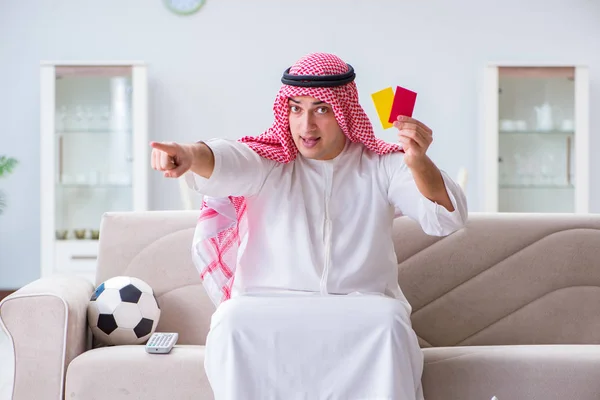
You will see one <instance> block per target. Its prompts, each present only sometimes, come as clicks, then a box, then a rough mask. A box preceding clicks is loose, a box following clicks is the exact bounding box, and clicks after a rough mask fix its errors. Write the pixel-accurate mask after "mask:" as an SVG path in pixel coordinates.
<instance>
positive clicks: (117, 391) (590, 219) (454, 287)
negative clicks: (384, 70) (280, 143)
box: [0, 211, 600, 400]
mask: <svg viewBox="0 0 600 400" xmlns="http://www.w3.org/2000/svg"><path fill="white" fill-rule="evenodd" d="M197 215H198V214H197V212H195V211H160V212H159V211H154V212H147V213H110V214H107V215H105V217H104V219H103V222H102V231H101V244H100V248H101V250H100V257H99V259H98V276H97V282H101V281H104V280H106V279H108V278H110V277H112V276H116V275H130V276H137V277H139V278H141V279H143V280H145V281H147V282H148V283H150V284H151V285H152V286H153V287H154V289H155V291H156V293H157V296H158V299H159V301H160V304H161V307H162V316H161V320H160V324H159V326H158V330H159V331H176V332H179V334H180V336H179V345H178V346H177V347H176V348H174V349H173V351H172V352H171V354H169V355H149V354H146V353H145V351H144V347H143V346H117V347H104V348H96V349H92V350H90V348H89V343H88V339H89V333H88V331H87V325H86V306H87V302H88V299H89V297H90V295H91V293H92V290H93V287H92V285H90V284H89V283H87V282H85V281H83V280H80V279H76V278H64V277H62V278H61V277H55V278H50V279H42V280H38V281H36V282H33V283H31V284H30V285H27V286H25V287H24V288H22V289H20V290H19V291H18V292H16V293H14V294H13V295H11V296H9V297H8V298H6V299H5V300H4V301H3V302H2V303H1V305H0V317H1V322H2V323H3V324H4V326H5V328H6V330H7V331H8V333H9V337H10V339H11V341H12V344H13V346H14V350H15V354H16V361H15V363H16V364H15V383H14V399H15V400H43V399H53V400H56V399H61V398H63V397H62V393H63V391H64V399H68V400H75V399H82V400H83V399H84V400H96V399H111V400H119V399H128V400H130V399H160V400H164V399H169V400H175V399H198V400H200V399H211V398H212V397H213V396H212V393H211V390H210V387H209V384H208V382H207V380H206V377H205V375H204V372H203V346H202V345H203V344H204V339H205V336H206V334H207V330H208V327H209V321H210V316H211V313H212V312H213V306H212V305H211V303H210V301H209V300H208V298H207V297H206V296H205V293H204V290H203V288H202V286H201V283H200V281H199V277H198V274H197V273H196V270H195V269H194V267H193V265H192V262H191V260H190V241H191V237H192V233H193V230H194V225H195V222H196V217H197ZM394 239H395V242H396V245H397V246H396V249H397V255H398V261H399V271H400V282H401V286H402V288H403V290H404V292H405V293H406V296H407V297H408V299H409V301H410V302H411V303H412V305H413V308H414V311H413V315H412V320H413V324H414V329H415V331H416V332H417V334H418V335H419V338H420V339H421V344H422V346H423V351H424V354H425V360H426V364H425V370H424V374H423V383H424V390H425V397H426V400H450V399H462V400H471V399H473V400H489V399H491V397H492V396H494V395H495V396H497V398H498V399H499V400H521V399H543V400H550V399H560V400H566V399H577V400H588V399H589V400H592V399H594V400H597V399H600V346H597V344H598V343H599V342H600V289H599V286H600V215H581V216H577V215H551V214H545V215H542V214H540V215H525V214H471V216H470V221H469V223H468V225H467V227H466V228H465V229H463V230H461V231H459V232H456V233H455V234H453V235H450V236H448V237H445V238H437V237H429V236H426V235H425V234H423V233H422V231H420V229H419V227H418V226H417V225H416V224H415V223H414V222H413V221H411V220H408V219H407V218H400V219H398V220H397V221H396V223H395V237H394ZM240 400H245V399H240ZM249 400H263V399H249ZM285 400H288V399H285ZM290 400H291V399H290ZM315 400H316V399H315ZM340 400H342V399H340Z"/></svg>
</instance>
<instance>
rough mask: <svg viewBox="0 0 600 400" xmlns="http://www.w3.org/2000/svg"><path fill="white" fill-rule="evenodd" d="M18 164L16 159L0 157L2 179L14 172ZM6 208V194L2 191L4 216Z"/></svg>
mask: <svg viewBox="0 0 600 400" xmlns="http://www.w3.org/2000/svg"><path fill="white" fill-rule="evenodd" d="M18 163H19V162H18V161H17V160H16V159H14V158H11V157H6V156H0V178H2V177H3V176H6V175H8V174H10V173H11V172H13V169H15V167H16V166H17V164H18ZM4 207H6V200H5V197H4V193H3V192H2V191H1V190H0V214H2V210H3V209H4Z"/></svg>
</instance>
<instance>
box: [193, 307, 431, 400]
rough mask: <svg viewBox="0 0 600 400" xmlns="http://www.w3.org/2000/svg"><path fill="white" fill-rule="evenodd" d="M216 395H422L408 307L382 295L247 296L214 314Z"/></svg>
mask: <svg viewBox="0 0 600 400" xmlns="http://www.w3.org/2000/svg"><path fill="white" fill-rule="evenodd" d="M204 366H205V370H206V373H207V376H208V379H209V381H210V384H211V387H212V389H213V391H214V394H215V399H216V400H359V399H361V400H376V399H377V400H380V399H381V400H384V399H385V400H423V391H422V387H421V375H422V371H423V353H422V352H421V349H420V348H419V344H418V342H417V337H416V334H415V333H414V331H413V329H412V327H411V324H410V319H409V315H407V309H406V305H404V304H403V303H402V302H401V301H400V300H396V299H391V298H388V297H383V296H377V295H347V296H319V295H314V296H292V295H289V296H288V295H242V296H238V297H235V298H233V299H231V300H228V301H226V302H225V303H223V304H221V305H220V306H219V308H218V309H217V310H216V312H215V314H214V315H213V317H212V321H211V329H210V332H209V334H208V338H207V343H206V358H205V364H204Z"/></svg>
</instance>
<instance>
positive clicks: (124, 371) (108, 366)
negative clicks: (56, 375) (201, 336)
mask: <svg viewBox="0 0 600 400" xmlns="http://www.w3.org/2000/svg"><path fill="white" fill-rule="evenodd" d="M212 398H213V394H212V390H211V389H210V385H209V383H208V380H207V379H206V375H205V373H204V346H197V345H195V346H186V345H176V346H175V347H173V349H172V350H171V352H170V353H169V354H148V353H146V350H145V348H144V346H141V345H132V346H111V347H101V348H97V349H93V350H89V351H86V352H85V353H83V354H81V355H80V356H78V357H76V358H75V359H74V360H73V361H72V362H71V364H69V367H68V369H67V378H66V387H65V399H69V400H75V399H81V400H106V399H111V400H120V399H127V400H134V399H165V400H168V399H170V400H187V399H190V400H192V399H194V400H197V399H212Z"/></svg>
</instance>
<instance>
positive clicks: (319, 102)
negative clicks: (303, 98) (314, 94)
mask: <svg viewBox="0 0 600 400" xmlns="http://www.w3.org/2000/svg"><path fill="white" fill-rule="evenodd" d="M289 100H290V101H293V102H294V103H296V104H300V102H299V101H298V100H294V99H292V98H291V97H290V98H289ZM312 104H313V105H314V106H318V105H321V104H325V102H324V101H313V103H312Z"/></svg>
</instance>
